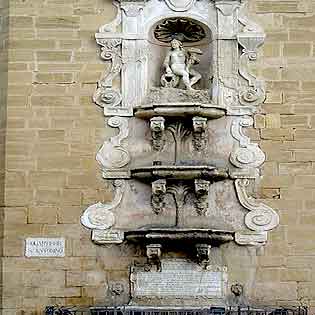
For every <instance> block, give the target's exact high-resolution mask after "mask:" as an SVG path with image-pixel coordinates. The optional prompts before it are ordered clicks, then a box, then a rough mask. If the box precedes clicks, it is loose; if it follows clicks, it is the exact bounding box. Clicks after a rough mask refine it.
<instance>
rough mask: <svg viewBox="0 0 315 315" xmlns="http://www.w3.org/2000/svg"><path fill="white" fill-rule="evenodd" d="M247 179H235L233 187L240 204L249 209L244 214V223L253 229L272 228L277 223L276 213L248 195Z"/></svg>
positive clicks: (261, 230) (262, 230)
mask: <svg viewBox="0 0 315 315" xmlns="http://www.w3.org/2000/svg"><path fill="white" fill-rule="evenodd" d="M249 183H250V181H249V180H248V179H236V180H235V188H236V192H237V196H238V199H239V201H240V203H241V205H242V206H243V207H244V208H246V209H247V210H249V212H248V213H247V214H246V216H245V225H246V226H247V227H248V228H249V229H250V230H253V231H257V232H264V231H269V230H272V229H274V228H275V227H277V226H278V224H279V216H278V214H277V213H276V212H275V211H274V210H273V209H272V208H270V207H269V206H267V205H265V204H263V203H261V202H258V201H257V200H256V199H254V198H252V197H249V196H248V194H247V191H246V187H248V186H249Z"/></svg>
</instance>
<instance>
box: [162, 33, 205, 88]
mask: <svg viewBox="0 0 315 315" xmlns="http://www.w3.org/2000/svg"><path fill="white" fill-rule="evenodd" d="M201 54H202V51H201V50H200V49H198V48H189V49H187V52H186V50H185V49H184V48H183V44H182V42H181V41H179V40H177V39H173V40H172V41H171V49H170V51H169V52H168V53H167V55H166V57H165V59H164V64H163V66H164V68H165V73H164V74H163V75H162V77H161V84H162V86H165V87H172V88H175V87H177V86H178V84H179V83H180V81H182V82H183V83H184V86H185V88H186V89H187V90H190V91H192V90H194V89H193V88H192V86H193V85H194V84H196V83H197V82H198V81H199V80H200V79H201V74H200V73H199V72H197V71H196V70H194V69H192V66H193V65H195V64H198V63H199V62H200V60H199V59H198V58H197V55H201Z"/></svg>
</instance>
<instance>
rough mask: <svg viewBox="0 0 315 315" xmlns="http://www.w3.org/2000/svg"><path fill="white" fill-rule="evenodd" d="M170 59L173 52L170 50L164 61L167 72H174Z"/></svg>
mask: <svg viewBox="0 0 315 315" xmlns="http://www.w3.org/2000/svg"><path fill="white" fill-rule="evenodd" d="M170 61H171V52H168V53H167V55H166V57H165V59H164V62H163V66H164V68H165V70H166V72H167V73H170V72H172V69H171V67H170Z"/></svg>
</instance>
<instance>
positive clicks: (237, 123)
mask: <svg viewBox="0 0 315 315" xmlns="http://www.w3.org/2000/svg"><path fill="white" fill-rule="evenodd" d="M253 122H254V121H253V118H251V117H249V116H243V117H237V118H234V120H233V122H232V125H231V134H232V136H233V137H234V139H236V140H237V141H238V143H239V145H238V147H237V148H235V149H234V150H233V151H232V152H231V155H230V162H231V163H232V164H233V165H235V166H236V167H239V168H256V167H259V166H260V165H262V164H263V163H264V161H265V154H264V153H263V151H262V150H261V149H260V148H259V146H258V144H257V143H251V140H250V138H249V137H248V136H246V135H245V134H244V132H243V128H245V127H250V126H252V125H253Z"/></svg>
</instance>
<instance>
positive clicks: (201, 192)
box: [195, 179, 210, 215]
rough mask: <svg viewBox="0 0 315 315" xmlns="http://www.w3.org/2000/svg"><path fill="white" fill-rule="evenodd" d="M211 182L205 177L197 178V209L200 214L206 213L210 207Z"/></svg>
mask: <svg viewBox="0 0 315 315" xmlns="http://www.w3.org/2000/svg"><path fill="white" fill-rule="evenodd" d="M209 189H210V182H209V181H207V180H204V179H195V194H196V210H197V212H198V214H199V215H204V214H205V213H206V212H207V210H208V207H209V201H208V198H209Z"/></svg>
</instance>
